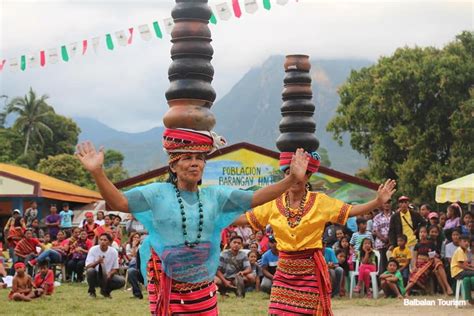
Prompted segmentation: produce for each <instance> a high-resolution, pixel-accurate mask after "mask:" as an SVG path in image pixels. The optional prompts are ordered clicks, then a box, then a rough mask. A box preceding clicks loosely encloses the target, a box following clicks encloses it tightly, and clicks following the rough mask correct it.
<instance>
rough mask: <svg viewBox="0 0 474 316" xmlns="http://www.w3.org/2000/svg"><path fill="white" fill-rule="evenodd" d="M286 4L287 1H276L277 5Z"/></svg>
mask: <svg viewBox="0 0 474 316" xmlns="http://www.w3.org/2000/svg"><path fill="white" fill-rule="evenodd" d="M287 3H288V0H277V4H279V5H285V4H287Z"/></svg>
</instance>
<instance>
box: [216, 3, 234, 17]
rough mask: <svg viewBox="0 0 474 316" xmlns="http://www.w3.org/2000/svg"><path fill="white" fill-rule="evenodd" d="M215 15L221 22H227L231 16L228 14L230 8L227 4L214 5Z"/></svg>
mask: <svg viewBox="0 0 474 316" xmlns="http://www.w3.org/2000/svg"><path fill="white" fill-rule="evenodd" d="M216 9H217V14H218V15H219V17H220V18H221V20H224V21H227V20H229V19H230V18H231V16H232V14H231V13H230V8H229V5H228V4H227V2H223V3H221V4H218V5H216Z"/></svg>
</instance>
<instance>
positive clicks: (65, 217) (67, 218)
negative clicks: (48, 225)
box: [59, 210, 74, 228]
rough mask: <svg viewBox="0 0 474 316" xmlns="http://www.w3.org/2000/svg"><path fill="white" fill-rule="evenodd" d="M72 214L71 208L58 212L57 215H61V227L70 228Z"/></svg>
mask: <svg viewBox="0 0 474 316" xmlns="http://www.w3.org/2000/svg"><path fill="white" fill-rule="evenodd" d="M73 215H74V212H73V211H71V210H68V211H67V212H66V211H61V212H59V216H61V223H60V226H61V228H71V227H72V216H73Z"/></svg>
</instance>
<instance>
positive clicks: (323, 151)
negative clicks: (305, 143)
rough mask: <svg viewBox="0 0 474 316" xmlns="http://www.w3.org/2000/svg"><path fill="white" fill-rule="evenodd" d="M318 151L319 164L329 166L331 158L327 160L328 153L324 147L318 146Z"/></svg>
mask: <svg viewBox="0 0 474 316" xmlns="http://www.w3.org/2000/svg"><path fill="white" fill-rule="evenodd" d="M318 153H319V155H320V156H321V166H324V167H328V168H329V167H331V160H329V153H328V150H327V149H326V148H323V147H320V148H319V149H318Z"/></svg>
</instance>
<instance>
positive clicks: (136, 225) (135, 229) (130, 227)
mask: <svg viewBox="0 0 474 316" xmlns="http://www.w3.org/2000/svg"><path fill="white" fill-rule="evenodd" d="M128 216H129V218H128V219H127V222H126V223H125V230H126V232H127V234H128V235H129V236H130V235H131V234H132V233H139V234H144V233H145V226H143V224H142V223H140V222H139V221H138V220H137V219H136V218H135V217H134V216H133V214H128Z"/></svg>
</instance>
